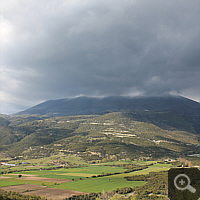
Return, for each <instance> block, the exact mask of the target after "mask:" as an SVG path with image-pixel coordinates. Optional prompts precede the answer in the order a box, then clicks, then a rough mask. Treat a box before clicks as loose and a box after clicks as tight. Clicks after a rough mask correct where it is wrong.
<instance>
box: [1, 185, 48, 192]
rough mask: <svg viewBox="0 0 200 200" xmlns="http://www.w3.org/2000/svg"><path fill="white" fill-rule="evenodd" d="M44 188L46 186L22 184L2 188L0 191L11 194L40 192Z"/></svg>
mask: <svg viewBox="0 0 200 200" xmlns="http://www.w3.org/2000/svg"><path fill="white" fill-rule="evenodd" d="M44 188H46V186H40V185H32V184H23V185H13V186H6V187H2V188H1V189H2V190H5V191H13V192H20V193H22V192H25V191H28V190H29V191H31V190H42V189H44Z"/></svg>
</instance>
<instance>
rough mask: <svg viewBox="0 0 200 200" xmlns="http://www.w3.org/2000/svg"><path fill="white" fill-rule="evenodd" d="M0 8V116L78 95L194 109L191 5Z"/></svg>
mask: <svg viewBox="0 0 200 200" xmlns="http://www.w3.org/2000/svg"><path fill="white" fill-rule="evenodd" d="M0 2H1V5H0V7H1V8H0V9H1V10H0V13H1V14H0V15H1V19H0V20H1V22H0V24H1V26H0V28H1V35H0V36H1V37H0V42H1V43H0V45H1V48H0V51H1V52H0V59H1V65H0V66H1V68H0V70H1V71H0V113H7V114H11V113H15V112H18V111H21V110H24V109H26V108H28V107H31V106H33V105H35V104H38V103H40V102H42V101H45V100H49V99H60V98H67V97H75V96H79V95H87V96H111V95H131V96H135V95H163V94H169V93H172V94H179V95H183V96H186V97H189V98H191V99H194V100H196V101H200V1H199V0H167V1H162V0H50V1H49V0H34V1H27V0H6V1H4V0H0Z"/></svg>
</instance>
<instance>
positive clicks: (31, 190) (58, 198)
mask: <svg viewBox="0 0 200 200" xmlns="http://www.w3.org/2000/svg"><path fill="white" fill-rule="evenodd" d="M1 189H3V190H5V191H14V192H19V193H21V194H24V195H37V196H43V197H46V198H47V199H53V200H63V199H64V198H68V197H71V196H73V195H80V194H89V193H86V192H79V191H73V190H65V189H56V188H47V187H46V186H39V185H32V184H24V185H15V186H6V187H2V188H1Z"/></svg>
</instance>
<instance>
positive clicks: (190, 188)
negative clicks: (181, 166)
mask: <svg viewBox="0 0 200 200" xmlns="http://www.w3.org/2000/svg"><path fill="white" fill-rule="evenodd" d="M181 177H182V179H180V181H178V183H180V184H181V185H184V184H185V181H184V178H186V179H187V185H186V186H185V187H179V186H178V185H177V180H178V178H181ZM190 183H191V181H190V178H189V177H188V176H187V175H186V174H179V175H177V176H176V177H175V179H174V185H175V187H176V188H177V189H178V190H189V191H190V192H192V193H195V192H196V189H195V188H194V187H192V186H191V185H190Z"/></svg>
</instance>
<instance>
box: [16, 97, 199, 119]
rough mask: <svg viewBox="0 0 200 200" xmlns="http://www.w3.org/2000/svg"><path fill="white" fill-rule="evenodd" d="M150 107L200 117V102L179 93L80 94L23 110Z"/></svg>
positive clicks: (90, 110) (58, 112) (62, 113)
mask: <svg viewBox="0 0 200 200" xmlns="http://www.w3.org/2000/svg"><path fill="white" fill-rule="evenodd" d="M121 110H150V111H173V112H174V113H178V114H186V115H190V116H196V117H200V103H198V102H195V101H192V100H190V99H187V98H184V97H180V96H162V97H121V96H116V97H105V98H93V97H78V98H71V99H69V98H68V99H59V100H50V101H46V102H43V103H41V104H38V105H36V106H34V107H32V108H29V109H27V110H25V111H22V112H19V113H17V115H21V114H40V115H50V116H67V115H83V114H94V113H99V112H105V111H121Z"/></svg>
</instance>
